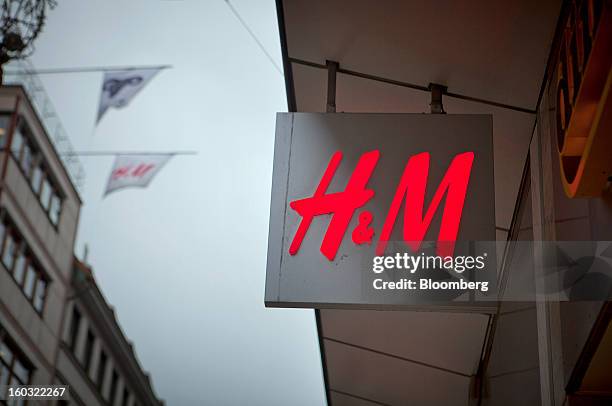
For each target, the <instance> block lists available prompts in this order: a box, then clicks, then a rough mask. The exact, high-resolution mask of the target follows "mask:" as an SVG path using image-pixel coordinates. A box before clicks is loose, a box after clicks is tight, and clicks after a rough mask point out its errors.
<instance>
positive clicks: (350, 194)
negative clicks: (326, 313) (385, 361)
mask: <svg viewBox="0 0 612 406" xmlns="http://www.w3.org/2000/svg"><path fill="white" fill-rule="evenodd" d="M492 141H493V140H492V118H491V116H489V115H437V114H346V113H338V114H318V113H279V114H278V116H277V129H276V143H275V151H274V175H273V183H272V203H271V212H270V213H271V214H270V233H269V240H268V264H267V271H266V297H265V301H266V305H268V306H283V307H323V306H331V307H351V306H360V307H364V306H366V307H374V308H376V307H377V306H386V305H408V304H410V303H411V300H412V299H411V298H410V297H409V295H402V294H401V293H399V292H396V293H394V294H389V293H388V291H387V290H385V289H379V288H380V287H381V286H391V285H392V286H395V284H394V283H392V282H390V281H389V280H383V279H384V278H383V276H385V275H382V276H381V275H380V274H379V272H378V271H377V269H378V268H379V267H380V264H379V265H378V266H375V267H374V268H372V264H373V263H377V261H379V260H382V259H381V258H382V257H383V256H385V255H396V254H397V255H398V257H397V258H398V261H399V259H400V258H403V261H406V262H408V261H413V262H412V263H413V264H415V265H418V264H419V263H420V264H425V262H426V261H428V260H430V259H431V261H432V262H435V261H436V260H438V261H439V265H440V266H442V264H443V263H445V264H446V263H450V264H453V265H452V266H450V267H451V268H456V264H457V263H461V261H463V260H464V259H463V257H464V256H465V254H466V245H465V244H463V243H465V242H472V241H494V240H495V194H494V184H493V142H492ZM424 250H425V251H427V250H430V251H431V252H430V251H427V255H426V254H425V251H424ZM400 251H402V252H401V253H400ZM409 254H410V255H413V254H414V255H416V256H415V257H414V258H409V257H408V255H409ZM429 254H431V255H429ZM470 254H471V255H472V257H474V258H475V260H474V261H476V260H481V257H479V255H480V253H474V252H471V253H470ZM475 254H478V255H475ZM400 255H401V257H400ZM418 255H421V256H422V258H421V257H418ZM485 256H486V254H485ZM430 257H431V258H430ZM434 257H435V258H434ZM455 257H459V259H458V260H453V258H455ZM375 258H376V260H375ZM419 258H421V259H419ZM478 258H480V259H478ZM471 261H472V260H471V259H470V260H468V262H471ZM386 262H388V261H385V263H386ZM472 262H473V261H472ZM373 269H374V270H373ZM371 277H376V278H378V279H376V280H375V281H372V280H370V279H371ZM464 282H465V281H464ZM422 283H423V285H424V286H425V285H427V286H433V285H435V283H438V282H435V283H434V282H432V281H425V282H422ZM445 283H446V282H445ZM457 283H458V284H459V285H461V283H463V282H461V283H460V282H459V281H458V282H457ZM466 283H467V282H466ZM409 285H410V283H408V282H406V281H404V282H402V284H400V283H398V285H397V286H409ZM462 286H463V285H462Z"/></svg>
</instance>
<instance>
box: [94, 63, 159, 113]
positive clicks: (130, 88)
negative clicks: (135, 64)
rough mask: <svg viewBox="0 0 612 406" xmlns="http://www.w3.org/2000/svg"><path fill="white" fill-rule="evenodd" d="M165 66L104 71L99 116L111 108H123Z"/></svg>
mask: <svg viewBox="0 0 612 406" xmlns="http://www.w3.org/2000/svg"><path fill="white" fill-rule="evenodd" d="M161 69H163V68H146V69H126V70H118V71H108V72H104V79H103V81H102V92H101V94H100V105H99V106H98V118H97V121H96V123H97V122H99V121H100V119H101V118H102V116H103V115H104V113H106V111H107V110H108V109H109V108H110V107H115V108H122V107H125V106H127V104H128V103H129V102H130V101H131V100H132V99H133V98H134V96H136V94H137V93H138V92H139V91H140V90H141V89H142V88H143V87H145V85H146V84H147V83H148V82H149V81H150V80H151V79H152V78H153V76H155V74H156V73H157V72H159V71H160V70H161Z"/></svg>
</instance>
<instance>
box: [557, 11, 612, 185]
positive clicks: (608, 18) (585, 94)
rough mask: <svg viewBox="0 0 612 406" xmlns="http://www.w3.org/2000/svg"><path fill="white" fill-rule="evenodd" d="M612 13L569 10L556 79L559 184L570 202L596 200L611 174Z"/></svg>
mask: <svg viewBox="0 0 612 406" xmlns="http://www.w3.org/2000/svg"><path fill="white" fill-rule="evenodd" d="M611 64H612V10H611V7H610V2H609V1H602V0H582V1H575V2H573V3H572V4H571V5H570V13H569V16H568V19H567V21H566V23H565V27H564V32H563V36H562V40H561V47H560V50H559V53H558V60H557V63H556V66H555V71H554V75H553V80H555V82H553V84H552V88H553V89H555V90H556V95H555V99H556V129H557V145H558V148H559V158H560V163H561V165H560V169H561V179H562V182H563V187H564V189H565V193H566V194H567V196H569V197H588V196H598V195H600V194H601V193H602V191H603V190H604V188H605V185H606V183H607V181H608V179H609V177H610V176H611V175H612V159H611V158H610V157H611V156H612V96H611V95H610V92H611V89H612V72H611V69H610V67H611Z"/></svg>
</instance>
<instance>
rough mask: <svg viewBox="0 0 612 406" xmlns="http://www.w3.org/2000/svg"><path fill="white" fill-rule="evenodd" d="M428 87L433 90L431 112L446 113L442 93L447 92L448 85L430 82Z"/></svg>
mask: <svg viewBox="0 0 612 406" xmlns="http://www.w3.org/2000/svg"><path fill="white" fill-rule="evenodd" d="M427 89H428V90H429V91H430V92H431V103H430V104H429V106H430V107H431V114H446V112H445V111H444V106H443V105H442V95H443V94H446V91H447V90H448V87H446V86H444V85H439V84H437V83H430V84H429V85H428V86H427Z"/></svg>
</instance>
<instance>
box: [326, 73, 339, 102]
mask: <svg viewBox="0 0 612 406" xmlns="http://www.w3.org/2000/svg"><path fill="white" fill-rule="evenodd" d="M325 65H326V66H327V112H328V113H335V112H336V75H337V73H338V67H339V63H338V62H334V61H325Z"/></svg>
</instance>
